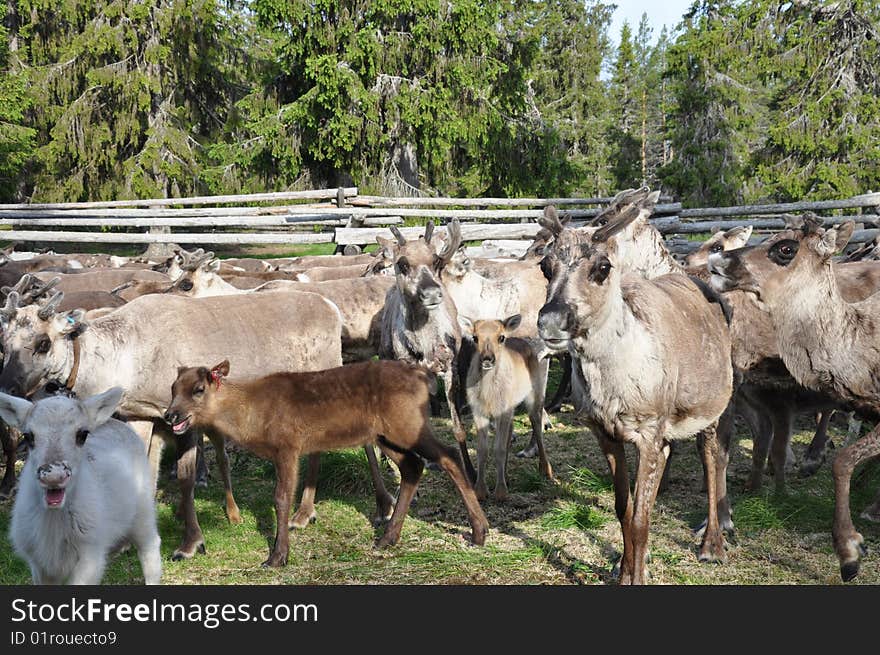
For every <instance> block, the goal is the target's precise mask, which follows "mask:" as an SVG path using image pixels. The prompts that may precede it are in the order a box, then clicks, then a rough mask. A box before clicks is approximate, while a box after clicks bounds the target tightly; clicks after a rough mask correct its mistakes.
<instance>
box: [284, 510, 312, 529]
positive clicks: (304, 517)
mask: <svg viewBox="0 0 880 655" xmlns="http://www.w3.org/2000/svg"><path fill="white" fill-rule="evenodd" d="M317 520H318V513H317V512H315V510H312V511H311V513H308V514H306V513H305V512H304V513H302V514H300V513H299V512H297V513H296V514H294V515H293V518H292V519H290V522H289V523H288V524H287V527H288V528H293V529H295V530H302V529H303V528H306V527H308V526H309V524H311V523H314V522H315V521H317Z"/></svg>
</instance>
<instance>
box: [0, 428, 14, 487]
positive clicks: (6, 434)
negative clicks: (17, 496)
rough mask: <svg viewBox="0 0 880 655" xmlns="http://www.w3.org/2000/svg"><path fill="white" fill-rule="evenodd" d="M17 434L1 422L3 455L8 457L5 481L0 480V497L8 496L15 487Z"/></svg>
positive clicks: (0, 435)
mask: <svg viewBox="0 0 880 655" xmlns="http://www.w3.org/2000/svg"><path fill="white" fill-rule="evenodd" d="M15 434H17V433H16V432H13V430H12V429H11V428H10V427H9V426H8V425H6V424H5V423H0V441H2V442H3V455H4V457H5V459H6V471H5V472H4V474H3V481H2V482H0V498H6V497H7V496H9V494H11V493H12V490H13V489H14V488H15V459H16V456H15V455H16V453H15V451H16V450H17V448H18V439H16V438H15V437H14V436H13V435H15Z"/></svg>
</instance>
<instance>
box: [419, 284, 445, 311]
mask: <svg viewBox="0 0 880 655" xmlns="http://www.w3.org/2000/svg"><path fill="white" fill-rule="evenodd" d="M419 300H421V301H422V304H423V305H425V306H426V307H434V306H436V305H439V304H440V303H441V302H442V301H443V290H442V289H441V288H440V287H439V286H437V285H433V286H430V287H425V288H422V289H419Z"/></svg>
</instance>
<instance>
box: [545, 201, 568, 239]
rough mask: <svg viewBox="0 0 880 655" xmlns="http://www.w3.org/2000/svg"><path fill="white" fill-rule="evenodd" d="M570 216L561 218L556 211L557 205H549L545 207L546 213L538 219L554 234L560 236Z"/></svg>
mask: <svg viewBox="0 0 880 655" xmlns="http://www.w3.org/2000/svg"><path fill="white" fill-rule="evenodd" d="M566 223H568V218H566V219H565V220H559V214H557V213H556V207H554V206H553V205H547V206H546V207H544V215H543V216H541V217H540V218H539V219H538V225H540V226H541V227H543V228H544V229H545V230H547V231H549V232H550V234H552V235H553V236H558V235H559V234H561V233H562V230H564V229H565V225H566Z"/></svg>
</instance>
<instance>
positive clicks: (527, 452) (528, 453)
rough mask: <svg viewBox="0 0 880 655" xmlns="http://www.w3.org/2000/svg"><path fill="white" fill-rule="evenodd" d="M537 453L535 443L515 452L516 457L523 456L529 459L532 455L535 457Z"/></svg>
mask: <svg viewBox="0 0 880 655" xmlns="http://www.w3.org/2000/svg"><path fill="white" fill-rule="evenodd" d="M537 455H538V446H537V445H533V446H529V447H528V448H523V449H522V450H521V451H519V452H518V453H517V454H516V456H517V457H520V458H525V459H531V458H532V457H537Z"/></svg>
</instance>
